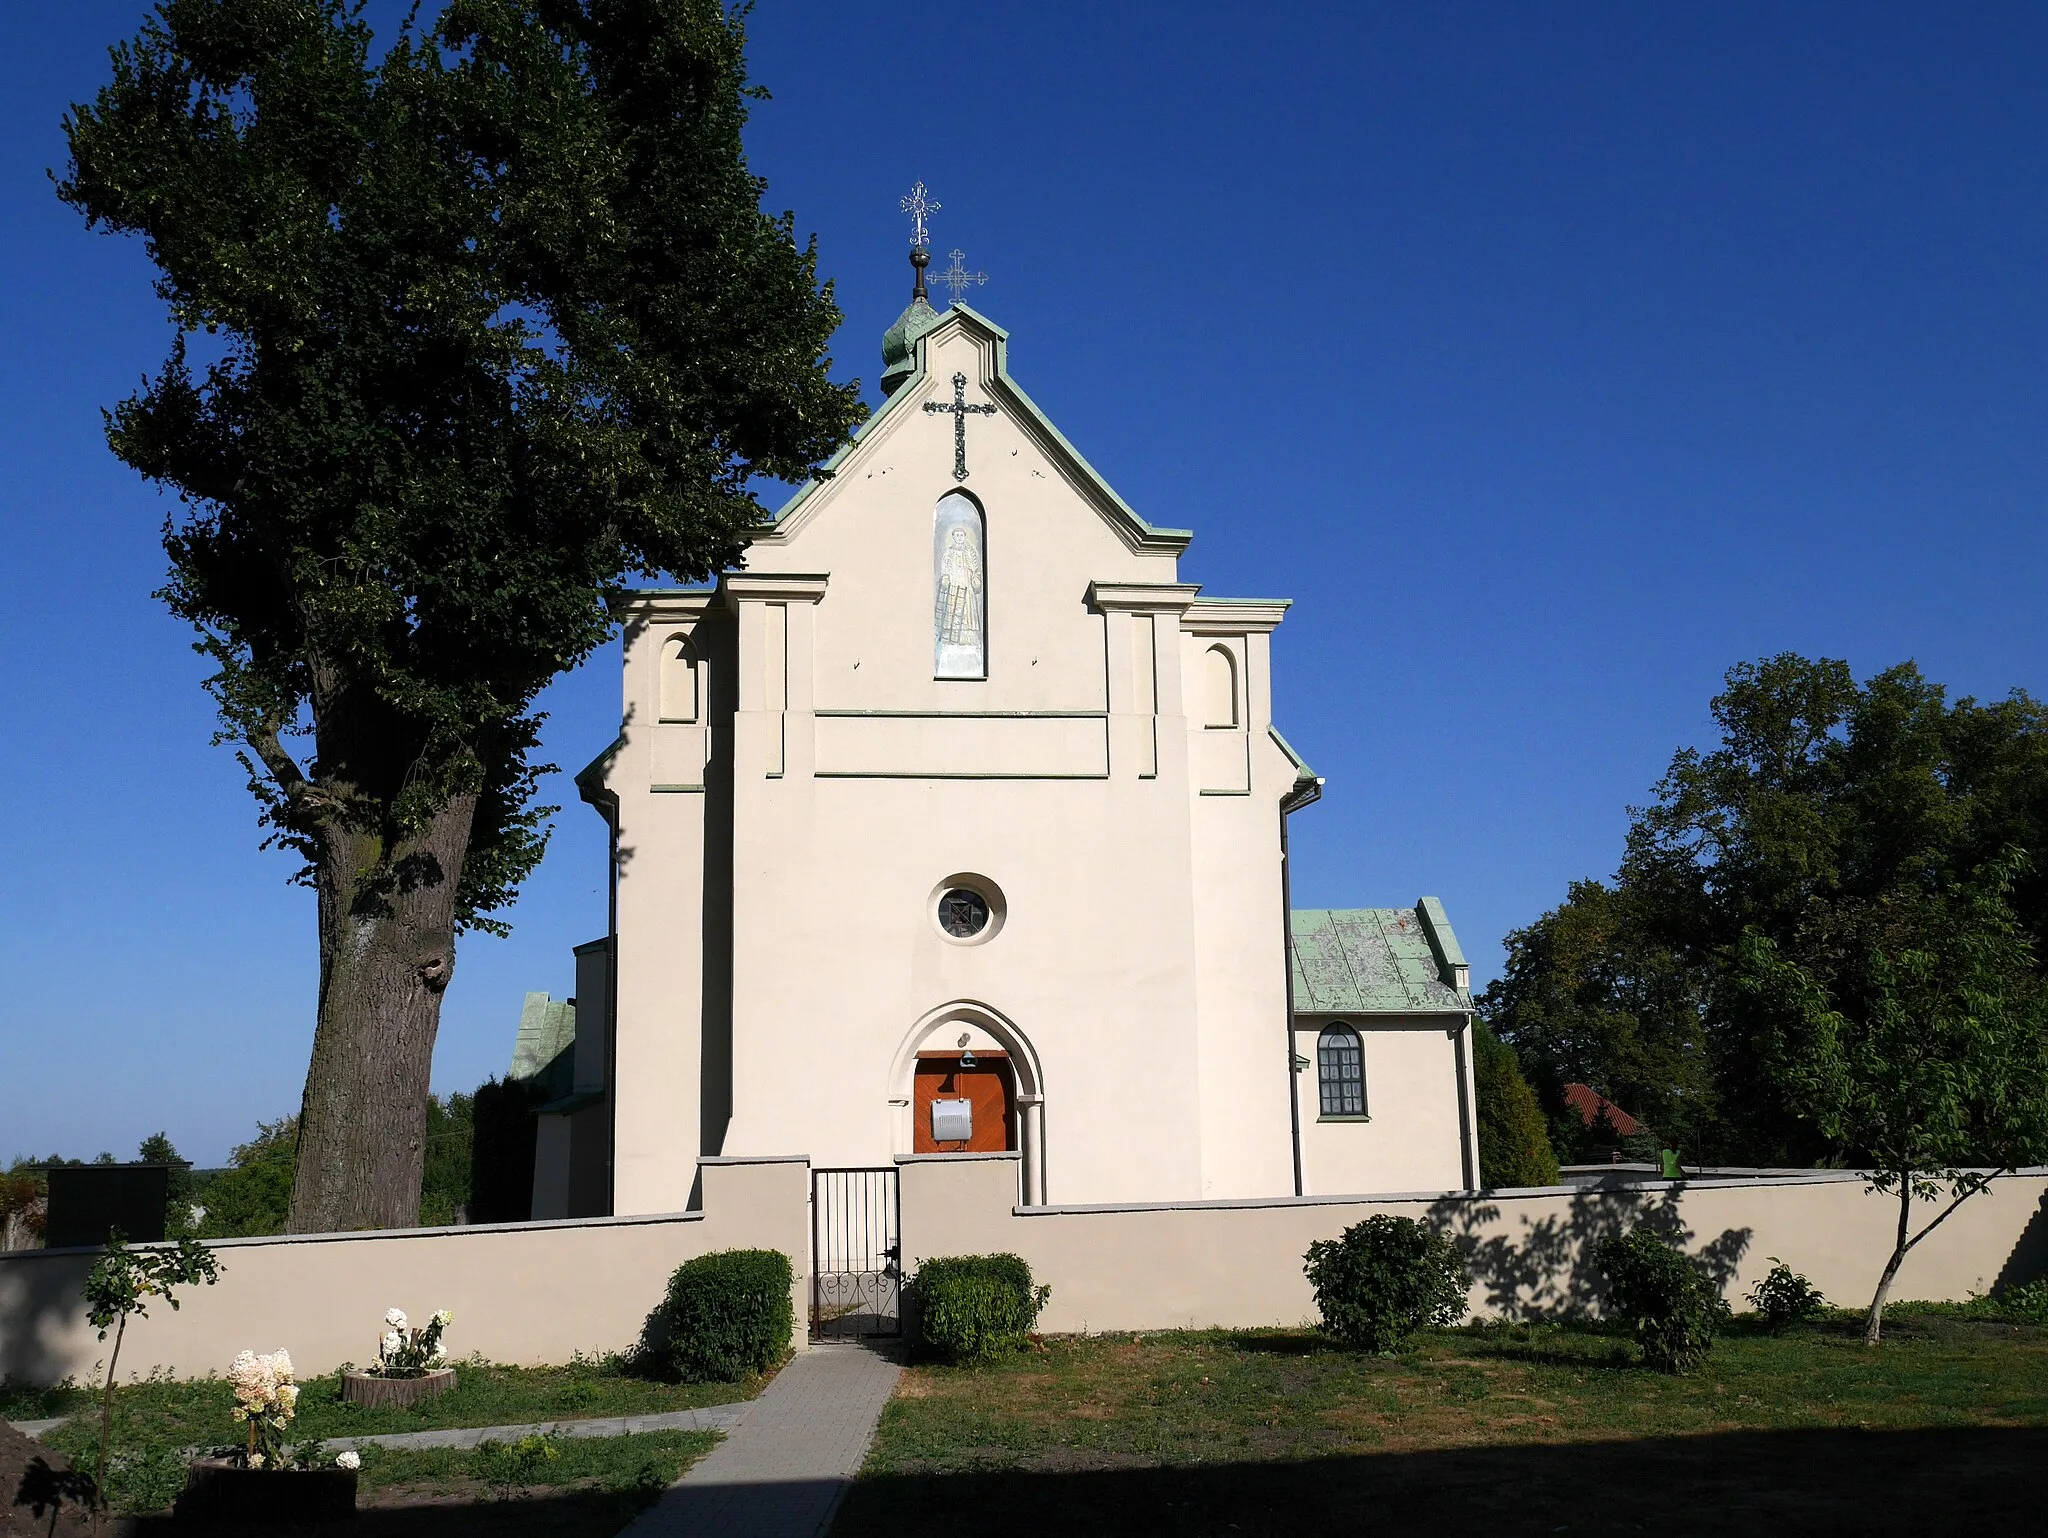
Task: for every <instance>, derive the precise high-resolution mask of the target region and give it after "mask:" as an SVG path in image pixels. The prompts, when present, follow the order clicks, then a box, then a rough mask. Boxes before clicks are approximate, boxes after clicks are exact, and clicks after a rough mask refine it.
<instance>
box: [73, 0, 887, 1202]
mask: <svg viewBox="0 0 2048 1538" xmlns="http://www.w3.org/2000/svg"><path fill="white" fill-rule="evenodd" d="M361 11H362V7H361V4H360V0H353V3H352V0H164V3H162V4H160V5H158V6H157V7H156V8H155V9H154V11H153V12H152V13H151V14H150V15H149V17H148V18H147V20H146V21H145V22H144V24H143V27H142V30H141V32H140V33H139V34H138V35H137V36H136V37H135V38H134V39H133V40H132V41H131V42H129V43H126V44H124V45H122V46H120V47H117V48H115V49H114V50H113V78H112V80H111V82H110V83H109V84H108V85H106V86H105V87H104V88H103V89H102V90H101V91H100V92H99V94H98V96H97V97H96V98H95V100H94V101H93V102H92V103H91V104H89V105H80V106H76V107H74V108H73V109H72V112H71V114H70V116H69V117H68V119H67V120H66V124H65V127H66V131H67V133H68V135H69V141H70V149H71V162H70V165H69V168H68V171H67V173H66V174H65V175H64V176H63V177H62V179H61V180H60V183H59V193H60V195H61V196H62V197H63V198H64V199H65V201H67V202H68V203H70V204H72V205H73V206H74V207H76V208H77V209H78V210H79V211H80V212H81V213H83V214H84V215H85V217H86V219H87V220H88V222H89V223H90V224H92V225H94V226H97V227H100V228H103V229H106V230H110V231H114V232H117V233H122V234H139V235H141V236H142V237H143V238H144V240H145V242H146V243H147V248H148V251H149V254H150V256H151V258H152V259H153V261H154V262H155V264H156V266H157V268H158V271H159V278H158V284H157V287H158V291H159V293H160V294H161V295H162V297H163V298H164V300H165V301H166V303H167V304H168V306H169V310H170V318H171V321H172V324H173V326H174V329H175V333H176V334H175V340H174V342H173V344H172V348H171V353H170V357H169V360H168V362H167V363H166V364H165V365H164V367H163V369H162V370H161V372H159V373H158V374H157V375H156V376H155V377H154V378H153V379H150V380H148V381H147V382H146V384H145V387H144V388H143V389H142V390H141V391H140V392H139V393H138V394H136V395H135V396H133V397H132V398H130V399H128V400H126V401H124V402H122V403H121V404H120V406H119V407H117V408H116V409H115V410H114V411H113V413H112V414H111V419H110V423H109V433H108V436H109V439H110V441H111V443H112V446H113V449H114V452H115V453H116V454H117V455H119V456H120V457H121V458H122V459H123V460H125V461H126V462H127V463H128V464H130V465H132V466H134V467H135V468H136V469H137V470H138V471H140V472H141V473H142V474H143V475H145V476H147V477H149V478H150V479H151V480H153V481H156V482H158V483H160V484H162V485H164V486H166V487H168V488H170V489H171V490H173V491H175V492H176V493H177V494H178V496H179V497H180V499H181V500H182V504H183V510H182V512H181V513H180V514H179V516H178V517H177V518H175V519H173V520H171V521H170V522H169V523H168V524H167V526H166V530H165V540H164V542H165V548H166V550H167V551H168V553H169V556H170V564H171V572H170V579H169V582H168V584H167V586H166V587H165V589H164V591H163V597H164V598H165V600H166V601H167V602H168V603H169V605H170V607H171V609H172V610H173V611H174V612H175V613H176V614H178V615H179V616H181V617H183V618H184V619H186V620H188V621H190V622H191V623H192V624H193V625H194V626H195V627H196V628H197V630H198V632H199V636H200V641H199V646H200V648H201V650H203V651H204V652H205V653H206V654H207V655H208V656H209V657H210V658H211V660H212V662H213V664H214V666H215V669H216V671H215V673H214V675H213V677H212V679H211V681H210V687H211V689H212V692H213V694H214V696H215V698H216V700H217V701H218V703H219V707H220V712H221V718H222V722H223V736H224V737H226V738H227V739H229V740H232V741H234V742H236V743H237V744H238V745H239V748H240V751H241V756H242V761H243V763H244V765H245V767H246V768H247V771H248V774H249V780H250V785H251V788H252V790H253V791H254V793H255V795H256V797H257V799H258V801H259V802H260V804H261V807H262V817H263V819H264V821H265V822H266V823H267V825H268V827H269V829H270V832H271V835H272V837H273V838H274V841H275V842H277V843H279V844H281V845H283V846H285V847H286V848H287V849H289V850H292V851H295V852H296V853H297V854H298V855H299V856H301V857H302V858H303V870H302V872H301V879H303V880H304V881H305V882H306V883H307V884H309V885H310V886H312V887H313V889H314V890H315V892H316V893H317V898H318V902H317V909H318V926H319V948H320V993H319V1006H318V1019H317V1025H316V1031H315V1036H314V1044H313V1055H312V1063H311V1066H310V1069H309V1071H308V1074H307V1079H306V1092H305V1099H304V1104H303V1108H302V1111H301V1116H300V1120H299V1148H298V1159H297V1174H296V1178H295V1183H294V1186H293V1191H292V1209H291V1226H292V1227H293V1228H294V1229H299V1230H329V1229H345V1228H360V1227H372V1226H389V1225H402V1224H409V1223H411V1222H412V1221H413V1220H414V1217H415V1214H416V1210H417V1205H418V1201H419V1191H420V1175H421V1165H422V1157H423V1138H424V1133H425V1115H426V1105H427V1098H428V1096H427V1083H428V1070H429V1067H430V1061H431V1056H432V1052H433V1044H434V1036H435V1032H436V1029H437V1026H438V1023H439V1018H440V1009H441V998H442V993H443V990H445V989H446V987H447V986H448V982H449V978H450V976H451V975H452V972H453V969H454V964H455V941H456V937H457V936H458V934H460V933H461V932H462V931H464V930H465V929H468V928H484V929H497V928H499V927H501V925H500V921H498V920H494V919H492V918H491V917H489V915H490V914H491V913H492V912H493V911H494V910H497V909H500V908H502V907H503V906H504V905H505V904H506V903H508V902H509V901H510V900H511V899H512V897H513V896H514V894H515V893H516V891H517V888H518V885H519V882H520V881H521V879H522V878H523V877H524V876H525V875H526V874H527V872H528V871H530V870H531V869H532V867H533V865H534V862H535V861H536V860H537V859H538V858H539V857H540V853H541V850H542V847H543V843H544V839H545V826H546V817H547V815H548V813H549V812H550V811H551V810H552V809H551V808H545V807H538V806H535V805H534V804H533V803H534V795H533V792H534V785H535V778H536V776H537V775H538V774H539V773H540V772H541V770H542V768H543V767H544V766H541V765H537V764H536V763H535V762H534V761H533V759H532V757H531V754H532V750H533V747H534V744H535V738H536V732H537V729H538V725H539V717H538V716H537V715H536V713H535V712H534V710H533V701H534V698H535V696H536V695H537V694H538V693H539V691H540V690H541V689H542V688H543V687H544V686H545V685H546V684H547V683H548V682H549V680H551V679H552V678H554V677H555V676H557V675H558V674H559V673H560V672H562V671H563V670H564V669H566V668H569V667H573V666H574V665H575V664H576V663H577V662H579V661H581V660H582V659H583V658H585V657H587V656H588V655H589V654H590V653H591V651H592V650H593V649H594V648H595V647H596V646H597V645H599V644H600V643H601V642H602V641H603V640H604V639H605V638H606V637H607V635H608V634H609V633H610V631H611V627H612V624H613V621H614V616H615V614H616V604H617V599H618V596H619V593H620V591H621V587H622V584H623V583H624V582H625V581H627V580H628V579H629V577H630V576H631V575H632V574H635V573H668V574H671V575H672V576H674V577H676V578H680V579H684V580H696V579H702V578H705V577H707V576H709V575H711V574H713V573H715V572H717V571H719V570H721V569H722V568H725V567H727V566H729V565H731V564H732V563H733V562H734V561H735V560H736V558H737V557H738V556H739V554H740V552H741V551H742V549H743V548H744V547H745V544H746V541H747V539H748V536H749V531H750V530H752V529H754V528H755V527H757V526H758V525H759V523H760V522H761V521H762V519H763V517H764V513H763V510H762V508H761V506H760V505H759V504H758V503H757V502H756V500H755V498H754V496H753V494H752V492H751V490H750V486H751V485H752V483H753V478H754V477H755V476H757V475H765V476H769V477H774V478H778V479H796V478H801V477H803V476H804V475H806V474H808V473H810V472H811V471H812V469H813V468H814V467H815V466H816V465H817V464H818V463H819V461H820V460H821V459H823V458H824V457H825V456H827V455H828V454H830V453H831V452H832V451H833V450H834V449H835V448H836V447H837V446H838V445H839V444H840V443H842V442H843V441H844V440H845V438H846V436H847V435H848V433H849V432H850V431H851V428H852V426H853V425H854V424H855V423H856V422H857V421H858V419H859V417H860V416H861V414H862V413H861V406H860V403H859V400H858V396H857V393H856V390H855V388H854V387H853V386H852V385H844V384H835V383H833V382H832V380H831V379H830V377H829V374H828V370H829V367H830V360H829V359H828V358H827V357H826V356H825V347H826V344H827V341H828V339H829V338H830V336H831V335H832V332H833V331H834V329H835V328H836V327H837V325H838V322H839V318H840V317H839V312H838V310H837V309H836V307H835V306H834V304H833V301H832V293H831V287H830V285H829V284H827V285H824V286H823V288H821V287H820V286H819V283H818V279H817V271H816V260H815V250H814V248H813V247H809V246H800V245H799V244H798V242H797V240H796V238H795V234H794V225H793V219H792V217H791V216H790V215H788V214H784V215H782V216H780V217H779V218H778V217H771V216H769V215H767V214H764V213H763V212H762V210H761V196H762V192H763V183H762V182H761V181H760V180H759V179H758V178H756V177H755V176H753V175H752V174H750V173H749V171H748V169H747V166H746V163H745V161H744V158H743V156H742V152H741V130H742V126H743V124H744V122H745V120H746V103H747V101H748V99H749V98H750V97H753V96H755V95H758V94H759V93H758V92H757V91H756V90H754V89H753V88H751V87H750V86H749V85H748V83H747V79H746V67H745V58H744V37H743V34H742V30H741V26H740V23H739V19H738V16H737V15H736V14H729V13H727V12H726V11H725V10H724V9H722V7H721V6H720V5H719V4H718V3H717V0H449V3H448V4H447V5H446V6H445V8H444V9H442V10H441V12H440V14H439V16H438V17H437V18H436V19H434V20H433V21H431V23H428V24H425V25H420V26H415V25H412V24H408V26H407V27H406V29H405V30H404V31H403V32H402V33H401V34H400V35H399V36H398V37H397V38H396V39H395V40H394V41H393V42H392V43H391V45H390V46H389V47H388V49H385V50H383V51H382V52H381V54H380V53H378V52H377V51H376V50H375V49H374V48H373V40H372V37H371V35H370V32H369V29H368V27H367V26H366V24H365V23H364V21H363V18H362V14H361ZM188 341H189V342H190V343H191V345H190V347H189V348H188Z"/></svg>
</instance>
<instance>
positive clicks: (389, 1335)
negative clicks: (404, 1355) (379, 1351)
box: [383, 1330, 405, 1356]
mask: <svg viewBox="0 0 2048 1538" xmlns="http://www.w3.org/2000/svg"><path fill="white" fill-rule="evenodd" d="M383 1346H384V1354H385V1355H386V1356H396V1355H397V1354H398V1353H399V1352H400V1351H402V1350H404V1349H405V1337H404V1336H403V1335H401V1334H399V1333H398V1331H396V1330H386V1331H385V1332H384V1340H383Z"/></svg>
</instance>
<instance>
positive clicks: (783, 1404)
mask: <svg viewBox="0 0 2048 1538" xmlns="http://www.w3.org/2000/svg"><path fill="white" fill-rule="evenodd" d="M901 1372H902V1368H901V1367H899V1366H898V1365H897V1363H896V1362H895V1360H894V1359H893V1358H892V1357H890V1356H887V1355H885V1354H883V1353H882V1352H880V1351H876V1350H871V1349H869V1348H867V1347H865V1346H854V1345H825V1346H814V1347H812V1348H811V1349H810V1350H809V1351H804V1352H799V1353H798V1354H797V1356H796V1358H795V1359H794V1360H793V1361H791V1362H790V1364H789V1365H788V1366H787V1367H785V1368H783V1369H782V1371H781V1372H780V1373H778V1374H777V1375H776V1377H775V1381H774V1382H773V1383H771V1384H769V1385H768V1388H767V1391H766V1392H765V1393H763V1394H762V1395H761V1397H760V1398H759V1399H756V1400H754V1401H753V1402H752V1403H750V1404H748V1405H745V1406H743V1410H744V1413H743V1414H742V1415H741V1416H740V1417H739V1420H738V1423H737V1424H736V1425H734V1426H733V1427H731V1429H729V1430H728V1431H727V1432H726V1437H725V1440H724V1441H723V1442H721V1443H719V1444H718V1446H717V1447H715V1448H713V1449H712V1450H711V1451H710V1452H709V1453H707V1454H706V1455H705V1456H704V1457H703V1458H702V1459H701V1460H700V1461H699V1462H698V1463H697V1465H696V1467H694V1468H692V1469H691V1470H690V1471H689V1473H687V1474H685V1475H684V1476H683V1477H682V1478H681V1479H680V1480H679V1481H677V1482H676V1483H675V1484H672V1485H670V1486H669V1487H668V1489H667V1490H665V1491H663V1492H662V1496H661V1499H660V1500H659V1501H657V1502H656V1503H655V1504H654V1505H653V1506H651V1507H649V1508H648V1509H647V1510H646V1511H645V1512H643V1513H642V1514H641V1515H640V1517H639V1518H638V1519H637V1520H635V1521H634V1522H633V1524H632V1525H631V1526H630V1527H628V1528H627V1529H626V1530H625V1532H624V1533H622V1534H620V1535H619V1538H685V1535H687V1538H820V1535H822V1534H823V1533H824V1532H825V1531H826V1530H827V1529H828V1528H829V1527H830V1526H831V1525H832V1516H833V1513H834V1512H836V1511H837V1510H838V1509H839V1502H840V1500H841V1499H842V1498H844V1496H845V1494H846V1491H847V1488H848V1487H849V1486H850V1485H851V1484H852V1483H853V1476H854V1475H855V1473H857V1472H858V1471H859V1469H860V1465H861V1460H862V1459H863V1458H865V1457H866V1456H867V1450H868V1443H869V1442H870V1441H871V1440H872V1439H873V1438H874V1434H875V1425H876V1423H877V1422H878V1421H880V1420H881V1418H882V1406H883V1405H884V1404H886V1403H887V1402H888V1399H889V1395H890V1393H891V1392H892V1391H893V1390H894V1389H895V1387H896V1378H897V1375H898V1374H899V1373H901Z"/></svg>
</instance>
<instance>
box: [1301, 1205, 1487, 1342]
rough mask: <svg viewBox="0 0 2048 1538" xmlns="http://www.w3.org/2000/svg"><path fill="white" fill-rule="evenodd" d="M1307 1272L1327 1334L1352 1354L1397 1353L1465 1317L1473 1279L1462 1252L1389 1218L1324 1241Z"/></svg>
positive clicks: (1311, 1254)
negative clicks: (1432, 1329) (1425, 1330)
mask: <svg viewBox="0 0 2048 1538" xmlns="http://www.w3.org/2000/svg"><path fill="white" fill-rule="evenodd" d="M1302 1269H1303V1270H1304V1271H1306V1272H1307V1273H1308V1280H1309V1285H1310V1286H1311V1287H1313V1288H1314V1289H1315V1293H1316V1307H1317V1308H1318V1309H1320V1310H1321V1311H1322V1316H1323V1329H1324V1331H1325V1332H1326V1333H1327V1334H1330V1335H1332V1336H1335V1337H1336V1338H1337V1339H1338V1340H1341V1341H1343V1342H1344V1343H1345V1344H1346V1345H1347V1346H1356V1347H1359V1348H1360V1349H1362V1350H1366V1351H1392V1350H1393V1349H1394V1348H1395V1347H1397V1346H1399V1345H1400V1344H1401V1342H1402V1341H1404V1340H1406V1339H1407V1338H1408V1337H1409V1336H1410V1335H1412V1334H1414V1333H1415V1332H1416V1331H1417V1330H1419V1329H1421V1328H1422V1327H1423V1326H1424V1325H1432V1324H1435V1325H1446V1324H1456V1323H1457V1322H1458V1321H1459V1320H1460V1319H1462V1318H1464V1317H1465V1293H1466V1290H1467V1289H1468V1288H1470V1286H1471V1285H1472V1277H1471V1274H1470V1273H1469V1272H1468V1271H1467V1270H1466V1269H1465V1261H1464V1258H1463V1257H1462V1256H1460V1255H1459V1254H1458V1250H1457V1247H1456V1246H1455V1245H1453V1244H1452V1243H1451V1241H1450V1240H1448V1239H1446V1238H1445V1237H1444V1236H1443V1235H1442V1234H1440V1233H1437V1232H1436V1231H1435V1230H1434V1229H1431V1228H1428V1227H1425V1226H1424V1225H1423V1224H1421V1223H1418V1222H1416V1221H1415V1219H1413V1218H1396V1217H1389V1216H1387V1215H1386V1214H1384V1213H1381V1214H1379V1215H1377V1216H1375V1217H1370V1218H1367V1219H1366V1220H1365V1221H1364V1222H1363V1223H1354V1224H1353V1225H1352V1226H1351V1227H1349V1228H1347V1229H1345V1230H1344V1234H1343V1237H1342V1238H1339V1239H1318V1240H1317V1241H1316V1242H1315V1243H1314V1244H1311V1245H1310V1246H1309V1247H1308V1255H1307V1256H1306V1258H1305V1262H1304V1264H1303V1266H1302Z"/></svg>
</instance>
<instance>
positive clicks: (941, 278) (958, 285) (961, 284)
mask: <svg viewBox="0 0 2048 1538" xmlns="http://www.w3.org/2000/svg"><path fill="white" fill-rule="evenodd" d="M946 254H947V255H948V256H950V257H952V258H953V265H952V266H950V267H948V268H947V269H946V270H945V271H944V272H938V273H934V274H932V279H933V281H934V282H937V283H943V284H945V285H946V287H948V288H950V289H951V290H952V291H953V303H955V304H958V303H959V302H960V291H961V290H962V289H966V288H972V287H974V285H975V284H977V283H986V282H987V281H988V274H987V273H985V272H969V271H968V270H967V253H966V252H965V251H961V250H958V249H955V250H952V251H948V252H947V253H946Z"/></svg>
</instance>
